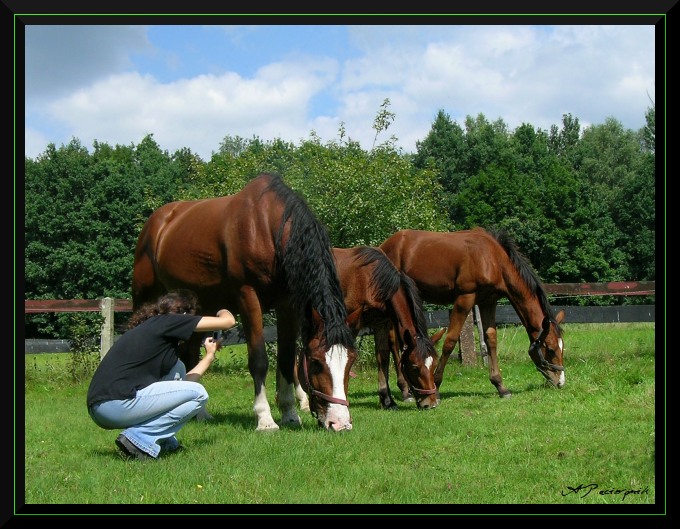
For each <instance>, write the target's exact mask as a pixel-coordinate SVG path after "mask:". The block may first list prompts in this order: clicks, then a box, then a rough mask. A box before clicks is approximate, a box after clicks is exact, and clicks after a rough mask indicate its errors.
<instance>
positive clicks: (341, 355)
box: [322, 345, 352, 431]
mask: <svg viewBox="0 0 680 529" xmlns="http://www.w3.org/2000/svg"><path fill="white" fill-rule="evenodd" d="M348 358H349V355H348V354H347V349H346V348H345V347H343V346H341V345H334V346H333V347H331V348H330V349H329V350H328V351H327V352H326V364H327V365H328V369H329V370H330V372H331V379H332V381H333V395H332V396H333V397H335V398H338V399H342V400H347V395H345V368H346V367H347V362H348ZM322 422H323V424H324V426H325V427H326V428H328V427H331V428H333V430H335V431H339V430H351V429H352V420H351V418H350V415H349V408H348V407H347V406H344V405H342V404H336V403H334V402H331V403H330V404H329V405H328V414H327V415H326V417H324V418H322Z"/></svg>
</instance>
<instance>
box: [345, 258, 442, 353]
mask: <svg viewBox="0 0 680 529" xmlns="http://www.w3.org/2000/svg"><path fill="white" fill-rule="evenodd" d="M357 261H358V262H359V265H360V266H366V265H368V264H370V263H372V262H377V265H376V267H375V268H374V269H373V275H372V276H371V287H372V288H374V289H375V290H376V291H377V292H378V295H379V296H380V299H382V300H389V299H390V298H391V297H392V296H393V295H394V293H395V292H396V291H397V289H398V288H399V286H400V285H401V287H402V289H403V290H404V292H405V294H406V299H407V300H408V303H409V306H410V309H411V314H413V318H414V322H415V325H416V333H417V335H416V336H414V339H415V340H416V347H415V351H416V355H417V356H418V357H419V358H420V359H421V360H424V359H425V358H427V357H428V356H436V352H435V350H434V346H433V345H432V342H431V341H430V339H429V336H428V332H427V321H426V320H425V313H424V312H423V302H422V300H421V298H420V292H419V291H418V287H417V286H416V284H415V282H414V281H413V280H412V279H411V278H410V277H409V276H407V275H406V274H404V273H403V272H400V271H399V270H398V269H397V267H396V266H394V264H392V261H390V259H389V257H387V256H386V255H385V254H384V253H383V252H382V251H380V250H378V249H377V248H373V247H370V246H363V247H361V248H360V249H359V251H358V252H357Z"/></svg>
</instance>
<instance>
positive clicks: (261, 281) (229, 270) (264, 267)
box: [133, 178, 282, 305]
mask: <svg viewBox="0 0 680 529" xmlns="http://www.w3.org/2000/svg"><path fill="white" fill-rule="evenodd" d="M269 182H270V179H269V178H255V179H253V180H252V181H251V182H249V183H248V184H247V185H246V186H245V187H244V188H243V189H242V190H241V191H239V192H238V193H236V194H234V195H228V196H222V197H214V198H206V199H199V200H187V201H175V202H171V203H168V204H165V205H163V206H161V207H159V208H158V209H157V210H155V211H154V212H153V213H152V214H151V216H150V217H149V219H148V220H147V221H146V223H145V225H144V227H143V229H142V231H141V233H140V235H139V238H138V241H137V247H136V250H135V264H134V271H133V300H136V301H134V304H135V305H137V304H138V303H139V302H144V301H148V300H150V299H152V298H153V297H155V296H157V295H158V294H159V293H162V292H164V291H167V290H172V289H174V288H191V289H193V290H195V291H196V292H197V293H198V294H199V298H202V297H204V296H203V295H202V294H203V293H207V292H211V293H212V294H213V297H214V295H216V294H218V293H220V294H222V295H223V296H228V295H230V293H231V294H233V292H234V291H235V289H237V288H238V287H239V286H240V285H242V284H243V283H245V282H246V281H250V282H252V283H253V286H254V287H256V288H265V287H266V286H268V285H269V284H271V282H272V277H273V275H274V273H275V266H276V265H275V248H274V247H275V242H274V241H275V237H276V235H277V232H278V229H279V225H280V222H281V214H282V207H281V206H280V205H279V204H278V203H277V202H276V201H275V200H273V197H272V196H271V195H272V194H271V193H266V192H265V191H266V189H267V186H268V185H269ZM263 285H264V286H263ZM202 304H203V303H202Z"/></svg>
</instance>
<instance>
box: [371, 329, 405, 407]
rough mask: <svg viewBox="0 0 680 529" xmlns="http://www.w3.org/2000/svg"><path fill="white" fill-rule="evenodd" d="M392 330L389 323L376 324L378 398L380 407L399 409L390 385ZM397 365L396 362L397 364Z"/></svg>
mask: <svg viewBox="0 0 680 529" xmlns="http://www.w3.org/2000/svg"><path fill="white" fill-rule="evenodd" d="M390 332H391V331H390V326H389V324H387V323H385V324H379V325H376V326H375V328H374V329H373V339H374V341H375V359H376V363H377V365H378V399H379V400H380V407H381V408H383V409H385V410H395V409H397V403H396V402H394V399H393V398H392V394H391V393H390V385H389V371H390V352H391V351H390V349H391V347H390V345H391V344H390ZM397 365H398V364H395V366H397ZM398 370H399V369H398V367H397V371H398Z"/></svg>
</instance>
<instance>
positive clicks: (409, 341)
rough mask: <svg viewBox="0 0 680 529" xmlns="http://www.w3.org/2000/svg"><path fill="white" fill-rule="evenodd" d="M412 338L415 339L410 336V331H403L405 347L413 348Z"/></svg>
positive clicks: (413, 340)
mask: <svg viewBox="0 0 680 529" xmlns="http://www.w3.org/2000/svg"><path fill="white" fill-rule="evenodd" d="M414 338H415V337H414V336H413V335H412V334H411V331H409V330H408V329H406V330H405V331H404V343H405V344H406V345H408V346H409V347H415V346H416V344H415V339H414Z"/></svg>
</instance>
